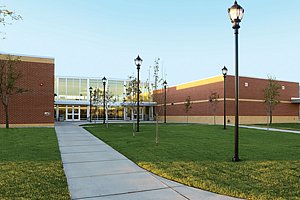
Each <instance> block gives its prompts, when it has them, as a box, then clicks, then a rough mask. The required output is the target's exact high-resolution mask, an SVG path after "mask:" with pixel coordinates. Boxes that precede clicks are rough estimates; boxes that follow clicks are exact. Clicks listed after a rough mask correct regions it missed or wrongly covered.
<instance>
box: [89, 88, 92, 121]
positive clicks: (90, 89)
mask: <svg viewBox="0 0 300 200" xmlns="http://www.w3.org/2000/svg"><path fill="white" fill-rule="evenodd" d="M89 91H90V122H92V92H93V88H92V87H90V88H89Z"/></svg>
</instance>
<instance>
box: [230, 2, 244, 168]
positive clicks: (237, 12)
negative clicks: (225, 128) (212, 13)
mask: <svg viewBox="0 0 300 200" xmlns="http://www.w3.org/2000/svg"><path fill="white" fill-rule="evenodd" d="M228 13H229V17H230V21H231V23H232V28H233V29H234V34H235V129H234V133H235V134H234V157H233V158H232V161H234V162H237V161H240V158H239V68H238V66H239V65H238V34H239V28H240V22H241V21H242V19H243V16H244V9H243V8H242V7H241V6H240V5H239V4H238V3H237V2H236V1H234V4H233V6H231V8H229V9H228Z"/></svg>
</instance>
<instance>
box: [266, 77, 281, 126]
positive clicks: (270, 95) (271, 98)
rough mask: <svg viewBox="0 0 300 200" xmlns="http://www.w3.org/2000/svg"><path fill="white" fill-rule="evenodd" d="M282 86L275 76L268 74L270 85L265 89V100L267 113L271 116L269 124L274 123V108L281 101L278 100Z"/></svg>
mask: <svg viewBox="0 0 300 200" xmlns="http://www.w3.org/2000/svg"><path fill="white" fill-rule="evenodd" d="M280 88H281V86H280V85H279V83H278V82H277V81H276V78H275V77H272V76H268V85H267V87H266V88H265V89H264V101H265V105H266V110H267V115H268V116H269V120H268V124H269V125H271V124H272V118H273V110H274V108H275V106H276V105H277V104H279V103H280V101H279V100H278V97H279V96H280V94H279V89H280Z"/></svg>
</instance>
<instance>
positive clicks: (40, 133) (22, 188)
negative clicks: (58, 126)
mask: <svg viewBox="0 0 300 200" xmlns="http://www.w3.org/2000/svg"><path fill="white" fill-rule="evenodd" d="M0 147H1V148H0V149H1V152H0V171H1V173H0V199H70V195H69V191H68V186H67V181H66V177H65V175H64V172H63V169H62V163H61V158H60V153H59V150H58V144H57V139H56V135H55V131H54V129H53V128H16V129H0Z"/></svg>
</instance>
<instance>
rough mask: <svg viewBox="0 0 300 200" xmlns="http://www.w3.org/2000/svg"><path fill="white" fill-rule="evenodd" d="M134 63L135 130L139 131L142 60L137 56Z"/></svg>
mask: <svg viewBox="0 0 300 200" xmlns="http://www.w3.org/2000/svg"><path fill="white" fill-rule="evenodd" d="M134 62H135V65H136V67H137V127H136V132H140V67H141V65H142V62H143V60H142V59H141V58H140V56H139V55H138V57H137V58H136V59H134Z"/></svg>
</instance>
